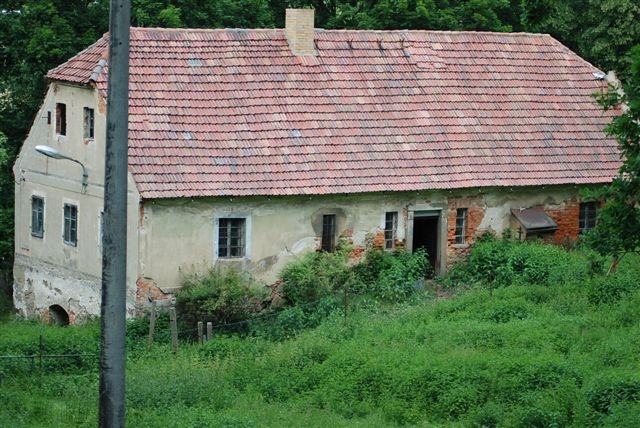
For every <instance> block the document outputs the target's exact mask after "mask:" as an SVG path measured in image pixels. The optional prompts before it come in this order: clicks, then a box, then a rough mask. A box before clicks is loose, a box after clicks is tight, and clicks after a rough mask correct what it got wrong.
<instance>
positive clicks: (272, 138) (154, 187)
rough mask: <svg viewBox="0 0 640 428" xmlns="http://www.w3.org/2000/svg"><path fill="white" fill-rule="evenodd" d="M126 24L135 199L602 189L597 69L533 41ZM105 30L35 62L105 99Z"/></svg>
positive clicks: (610, 151) (607, 157) (611, 144)
mask: <svg viewBox="0 0 640 428" xmlns="http://www.w3.org/2000/svg"><path fill="white" fill-rule="evenodd" d="M315 43H316V49H317V52H318V55H317V56H294V55H293V54H292V53H291V51H290V49H289V47H288V45H287V40H286V38H285V36H284V32H283V31H282V30H175V29H172V30H168V29H149V28H132V29H131V59H130V107H129V111H130V116H129V121H130V124H129V128H130V130H129V165H130V171H131V172H132V174H133V176H134V179H135V181H136V183H137V186H138V190H139V191H140V194H141V196H142V197H143V198H172V197H197V196H221V195H230V196H231V195H234V196H238V195H301V194H305V195H306V194H335V193H360V192H378V191H415V190H424V189H458V188H475V187H486V186H537V185H554V184H586V183H603V182H608V181H610V180H611V178H612V177H613V176H614V175H616V172H617V169H618V167H619V165H620V161H619V153H618V150H617V145H616V142H615V141H614V140H612V139H610V138H608V137H605V135H604V134H603V128H604V127H605V125H606V124H608V123H609V122H610V121H611V115H612V113H604V112H603V111H602V109H601V108H600V107H599V106H598V105H597V104H596V103H595V101H594V99H593V97H592V94H593V93H595V92H597V91H599V90H602V87H603V86H604V83H603V82H601V81H598V80H596V79H595V78H594V76H593V74H592V73H594V72H597V71H598V70H597V69H596V68H595V67H593V66H592V65H590V64H589V63H587V62H586V61H584V60H582V59H581V58H580V57H578V56H577V55H576V54H574V53H573V52H571V51H570V50H569V49H567V48H566V47H565V46H563V45H562V44H560V43H559V42H557V41H556V40H554V39H553V38H551V37H550V36H548V35H538V34H519V33H518V34H505V33H480V32H441V31H384V32H382V31H329V30H318V31H317V32H316V39H315ZM107 45H108V37H107V36H105V37H103V38H102V39H100V40H99V41H97V42H96V43H95V44H94V45H92V46H90V47H89V48H87V49H86V50H85V51H83V52H81V53H80V54H78V55H77V56H75V57H74V58H72V59H70V60H69V61H68V62H66V63H64V64H62V65H61V66H59V67H57V68H55V69H53V70H51V71H50V72H49V74H48V77H49V78H50V79H53V80H61V81H68V82H73V83H81V84H93V83H95V85H96V87H97V88H98V90H99V91H100V92H101V94H102V95H103V96H105V97H106V81H107V80H106V79H107V75H106V73H107V72H108V67H107V66H106V65H105V58H106V57H107Z"/></svg>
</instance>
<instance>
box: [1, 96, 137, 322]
mask: <svg viewBox="0 0 640 428" xmlns="http://www.w3.org/2000/svg"><path fill="white" fill-rule="evenodd" d="M57 102H62V103H65V104H66V110H67V111H66V115H67V135H66V136H60V135H57V134H56V132H55V112H56V103H57ZM84 107H90V108H93V109H94V112H95V120H94V124H95V125H94V126H95V129H94V135H95V138H94V139H91V140H88V139H84V138H83V108H84ZM47 112H51V123H47V116H48V115H47ZM105 121H106V116H105V112H104V105H103V104H102V102H101V100H100V99H99V97H98V94H97V92H96V91H95V90H93V89H91V88H81V87H72V86H64V85H57V84H52V85H51V86H50V88H49V90H48V92H47V95H46V97H45V100H44V102H43V104H42V106H41V108H40V110H39V112H38V114H37V116H36V119H35V121H34V123H33V126H32V128H31V131H30V133H29V135H28V137H27V139H26V141H25V143H24V145H23V147H22V149H21V152H20V155H19V156H18V159H17V161H16V163H15V165H14V174H15V177H16V186H15V254H16V262H15V267H14V304H15V305H16V307H18V308H19V309H20V312H21V313H22V314H23V315H24V316H28V317H30V316H35V315H38V314H39V313H41V312H42V311H43V310H44V309H46V308H48V307H49V306H51V305H52V304H60V303H59V302H58V301H56V302H53V303H51V302H52V301H53V300H59V301H67V302H68V301H77V302H78V303H77V306H78V308H79V310H80V313H79V314H78V315H79V316H80V318H82V317H83V316H84V315H95V314H96V311H98V313H99V307H100V305H99V301H100V300H99V297H100V292H99V290H100V282H101V280H100V278H101V271H102V243H101V213H102V211H103V210H104V202H103V195H104V152H105V144H104V141H105V136H106V131H105ZM37 145H47V146H50V147H53V148H54V149H56V150H58V151H60V152H61V153H63V154H65V155H68V156H70V157H72V158H75V159H78V160H79V161H81V162H82V163H83V164H84V165H85V167H86V169H87V173H88V176H89V180H88V181H89V183H88V186H87V187H86V189H83V188H82V168H81V167H80V165H78V164H77V163H75V162H72V161H68V160H59V159H50V158H47V157H46V156H44V155H42V154H40V153H38V152H36V151H35V146H37ZM128 181H129V183H128V215H127V217H128V240H127V255H128V266H127V310H128V313H131V314H132V313H133V306H134V302H135V281H136V278H137V268H138V265H137V254H138V240H137V232H136V231H137V221H138V215H137V214H138V210H137V207H138V204H139V195H138V193H137V190H136V188H135V184H134V183H133V181H132V178H131V175H129V180H128ZM33 195H37V196H40V197H43V198H44V204H45V206H44V211H45V212H44V236H43V237H42V238H39V237H34V236H32V234H31V197H32V196H33ZM65 203H71V204H74V205H76V206H77V209H78V223H77V227H78V240H77V245H76V246H71V245H67V244H65V243H64V242H63V238H62V234H63V207H64V204H65ZM44 267H46V269H45V268H44ZM43 269H44V270H43ZM78 278H82V279H81V280H79V279H78ZM29 289H30V290H31V291H29ZM52 290H53V291H52ZM80 290H85V291H86V292H81V291H80ZM96 290H98V291H97V295H95V293H94V291H96ZM27 291H28V292H27ZM24 296H31V297H32V298H29V299H27V300H25V301H22V300H24V299H25V298H24ZM21 299H22V300H21ZM96 299H97V300H96ZM60 306H62V307H64V308H66V307H67V306H65V305H63V304H60Z"/></svg>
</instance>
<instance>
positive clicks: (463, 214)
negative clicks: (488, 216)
mask: <svg viewBox="0 0 640 428" xmlns="http://www.w3.org/2000/svg"><path fill="white" fill-rule="evenodd" d="M466 240H467V209H466V208H458V209H457V210H456V231H455V243H456V244H464V243H465V242H466Z"/></svg>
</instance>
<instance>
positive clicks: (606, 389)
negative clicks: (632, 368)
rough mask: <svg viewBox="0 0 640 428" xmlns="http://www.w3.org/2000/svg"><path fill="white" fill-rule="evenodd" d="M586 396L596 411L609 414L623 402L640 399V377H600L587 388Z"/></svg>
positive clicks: (590, 405)
mask: <svg viewBox="0 0 640 428" xmlns="http://www.w3.org/2000/svg"><path fill="white" fill-rule="evenodd" d="M586 397H587V403H588V404H589V407H591V408H592V409H593V410H594V411H595V412H597V413H603V414H609V413H610V412H611V410H612V409H613V407H614V406H615V405H618V404H620V403H622V402H625V401H631V402H638V401H640V378H635V379H630V378H625V379H620V378H618V379H600V380H599V381H597V382H596V383H595V384H594V385H592V386H591V387H590V388H589V389H588V390H587V393H586Z"/></svg>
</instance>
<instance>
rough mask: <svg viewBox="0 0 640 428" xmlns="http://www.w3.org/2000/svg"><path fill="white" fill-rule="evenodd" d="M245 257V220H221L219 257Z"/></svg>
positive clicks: (219, 226)
mask: <svg viewBox="0 0 640 428" xmlns="http://www.w3.org/2000/svg"><path fill="white" fill-rule="evenodd" d="M244 255H245V219H244V218H221V219H220V220H219V225H218V257H220V258H232V257H244Z"/></svg>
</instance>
